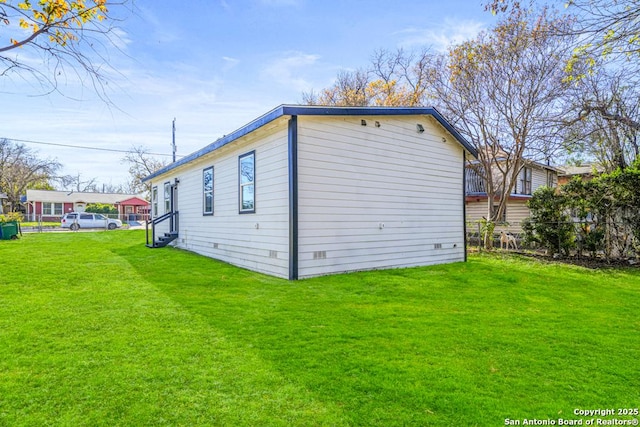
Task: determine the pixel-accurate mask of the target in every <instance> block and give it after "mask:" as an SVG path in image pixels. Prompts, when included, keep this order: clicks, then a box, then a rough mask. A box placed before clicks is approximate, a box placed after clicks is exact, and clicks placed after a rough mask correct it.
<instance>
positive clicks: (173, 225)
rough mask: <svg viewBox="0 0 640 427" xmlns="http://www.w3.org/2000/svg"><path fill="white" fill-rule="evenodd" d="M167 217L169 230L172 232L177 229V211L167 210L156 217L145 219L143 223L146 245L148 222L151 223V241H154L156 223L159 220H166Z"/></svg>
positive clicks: (159, 221)
mask: <svg viewBox="0 0 640 427" xmlns="http://www.w3.org/2000/svg"><path fill="white" fill-rule="evenodd" d="M167 219H171V227H170V232H172V233H174V232H176V231H178V211H175V212H167V213H166V214H164V215H161V216H159V217H157V218H153V219H151V220H146V223H145V232H146V241H147V245H148V244H149V224H151V241H152V242H155V240H156V225H157V224H160V223H161V222H164V221H166V220H167Z"/></svg>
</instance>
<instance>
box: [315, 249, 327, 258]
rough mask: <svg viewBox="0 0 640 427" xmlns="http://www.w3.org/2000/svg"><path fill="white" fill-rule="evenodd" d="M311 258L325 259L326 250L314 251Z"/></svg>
mask: <svg viewBox="0 0 640 427" xmlns="http://www.w3.org/2000/svg"><path fill="white" fill-rule="evenodd" d="M313 259H327V251H317V252H314V253H313Z"/></svg>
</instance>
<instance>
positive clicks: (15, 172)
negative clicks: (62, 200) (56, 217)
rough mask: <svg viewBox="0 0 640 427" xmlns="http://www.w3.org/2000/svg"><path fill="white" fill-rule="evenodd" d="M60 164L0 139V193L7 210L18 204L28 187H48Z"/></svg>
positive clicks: (15, 207)
mask: <svg viewBox="0 0 640 427" xmlns="http://www.w3.org/2000/svg"><path fill="white" fill-rule="evenodd" d="M61 168H62V165H61V164H60V163H58V162H57V161H56V160H53V159H41V158H39V157H38V156H37V155H36V154H35V153H34V152H33V151H31V150H30V149H29V148H27V147H25V146H24V145H22V144H14V143H12V142H11V141H10V140H8V139H0V193H6V195H7V198H8V199H7V202H8V205H9V206H8V210H9V211H14V210H16V209H17V207H18V205H19V204H20V196H21V195H24V194H25V193H26V190H27V189H28V188H42V187H45V188H50V187H51V185H50V182H51V181H52V180H53V178H54V176H55V173H56V172H57V171H58V170H60V169H61Z"/></svg>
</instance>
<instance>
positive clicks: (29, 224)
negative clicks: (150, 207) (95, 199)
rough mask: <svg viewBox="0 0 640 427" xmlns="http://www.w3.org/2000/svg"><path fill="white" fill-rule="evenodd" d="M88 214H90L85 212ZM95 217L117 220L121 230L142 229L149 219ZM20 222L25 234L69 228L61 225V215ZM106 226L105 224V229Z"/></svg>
mask: <svg viewBox="0 0 640 427" xmlns="http://www.w3.org/2000/svg"><path fill="white" fill-rule="evenodd" d="M87 213H90V212H87ZM96 215H102V216H103V217H106V218H109V219H118V220H120V221H121V222H122V228H136V227H144V225H145V222H146V221H147V220H148V219H149V215H148V214H133V213H130V214H106V213H100V214H96ZM20 222H21V228H22V231H23V232H26V233H30V232H31V233H43V232H51V231H63V230H68V229H69V228H68V227H67V228H63V227H62V225H61V222H62V215H34V214H31V215H26V214H25V215H23V216H22V220H21V221H20ZM104 228H107V224H106V222H105V227H104Z"/></svg>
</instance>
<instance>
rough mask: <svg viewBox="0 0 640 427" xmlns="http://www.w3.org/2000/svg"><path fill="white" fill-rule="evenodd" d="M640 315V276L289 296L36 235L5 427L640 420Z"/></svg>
mask: <svg viewBox="0 0 640 427" xmlns="http://www.w3.org/2000/svg"><path fill="white" fill-rule="evenodd" d="M639 313H640V271H638V270H637V269H636V270H629V271H625V270H609V271H591V270H586V269H583V268H579V267H569V266H562V265H545V264H540V263H539V262H537V261H534V260H525V259H519V258H517V257H505V258H503V257H501V256H486V255H484V256H483V255H474V256H472V257H471V258H470V260H469V262H468V263H460V264H453V265H444V266H434V267H426V268H414V269H404V270H391V271H376V272H365V273H356V274H349V275H339V276H331V277H323V278H317V279H311V280H303V281H298V282H288V281H285V280H280V279H275V278H271V277H268V276H264V275H260V274H257V273H252V272H248V271H245V270H241V269H238V268H235V267H231V266H229V265H226V264H223V263H220V262H217V261H214V260H211V259H208V258H203V257H200V256H198V255H195V254H191V253H188V252H184V251H179V250H175V249H171V248H165V249H156V250H151V249H148V248H146V247H145V246H144V231H115V232H95V233H55V234H54V233H51V234H46V233H45V234H28V235H25V236H24V237H23V238H22V239H20V240H18V241H0V425H1V426H5V425H6V426H34V425H56V426H148V425H181V426H195V425H212V426H314V425H319V426H320V425H321V426H324V425H326V426H375V425H379V426H396V425H398V426H413V425H415V426H423V425H433V426H453V425H462V426H467V425H469V426H470V425H478V426H499V425H505V424H506V423H505V420H507V419H510V420H523V419H539V420H546V419H553V420H557V419H559V418H563V419H572V420H579V419H582V420H586V419H588V418H589V417H584V416H577V415H574V413H573V411H574V409H599V408H615V409H618V408H621V409H622V408H638V407H639V406H640V316H639ZM605 418H619V419H630V418H629V417H623V416H616V417H605ZM507 422H508V421H507Z"/></svg>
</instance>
